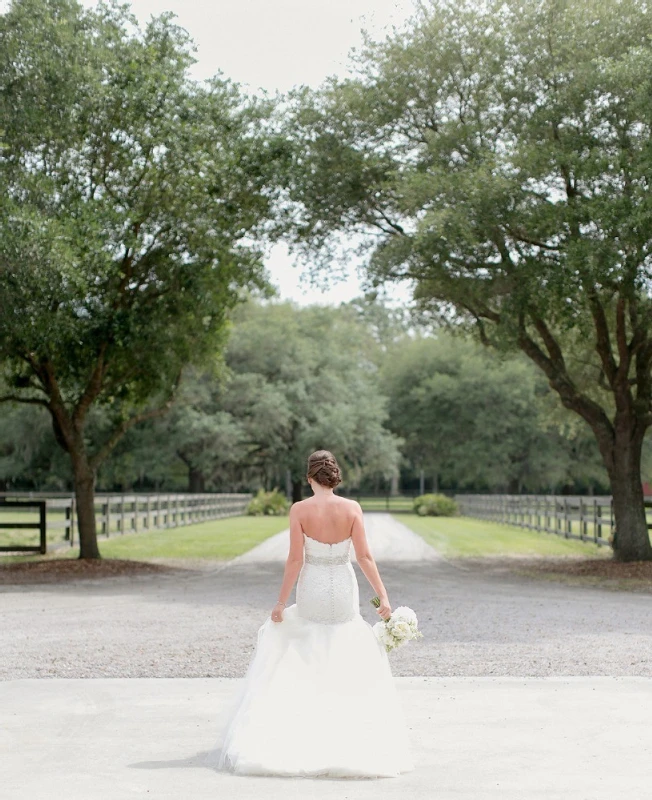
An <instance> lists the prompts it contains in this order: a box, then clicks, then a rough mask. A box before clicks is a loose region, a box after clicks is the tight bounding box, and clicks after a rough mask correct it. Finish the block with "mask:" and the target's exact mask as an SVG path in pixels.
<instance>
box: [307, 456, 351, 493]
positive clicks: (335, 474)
mask: <svg viewBox="0 0 652 800" xmlns="http://www.w3.org/2000/svg"><path fill="white" fill-rule="evenodd" d="M306 477H307V478H312V479H313V480H314V481H317V483H319V484H321V485H322V486H328V487H329V488H331V489H334V488H335V487H336V486H337V485H338V484H339V483H342V473H341V471H340V467H339V465H338V463H337V459H336V458H335V456H334V455H333V454H332V453H331V452H330V450H315V452H314V453H311V454H310V455H309V456H308V471H307V473H306Z"/></svg>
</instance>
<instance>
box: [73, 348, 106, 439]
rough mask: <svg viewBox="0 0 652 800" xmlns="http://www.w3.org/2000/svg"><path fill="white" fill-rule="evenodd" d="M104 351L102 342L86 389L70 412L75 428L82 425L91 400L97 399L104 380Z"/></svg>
mask: <svg viewBox="0 0 652 800" xmlns="http://www.w3.org/2000/svg"><path fill="white" fill-rule="evenodd" d="M105 352H106V342H102V344H101V346H100V350H99V353H98V356H97V361H96V363H95V367H94V369H93V372H92V374H91V377H90V379H89V381H88V384H87V385H86V389H85V390H84V393H83V394H82V396H81V397H80V399H79V401H78V403H77V405H76V406H75V409H74V411H73V413H72V421H73V424H74V425H75V427H76V428H79V426H80V425H83V423H84V419H85V417H86V412H87V411H88V409H89V408H90V406H91V404H92V403H93V401H94V400H96V399H97V397H98V395H99V394H100V392H101V391H102V381H103V380H104V375H105V372H106V365H105V363H104V354H105Z"/></svg>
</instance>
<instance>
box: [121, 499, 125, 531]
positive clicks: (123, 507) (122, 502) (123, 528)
mask: <svg viewBox="0 0 652 800" xmlns="http://www.w3.org/2000/svg"><path fill="white" fill-rule="evenodd" d="M124 532H125V496H124V494H122V495H120V533H124Z"/></svg>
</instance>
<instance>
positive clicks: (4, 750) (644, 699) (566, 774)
mask: <svg viewBox="0 0 652 800" xmlns="http://www.w3.org/2000/svg"><path fill="white" fill-rule="evenodd" d="M396 681H397V687H398V690H399V696H400V697H401V701H402V704H403V707H404V710H405V713H406V718H407V720H408V725H409V727H410V737H411V741H412V747H413V753H414V757H415V761H416V769H415V770H414V771H413V772H410V773H406V774H404V775H401V776H400V777H398V778H382V779H376V780H362V781H351V780H349V781H343V780H328V779H324V778H321V779H296V778H294V779H292V778H271V777H238V776H234V775H226V774H223V773H218V772H216V771H215V770H214V769H212V768H210V767H207V766H204V765H203V760H204V758H205V757H206V755H207V753H208V751H209V750H210V749H211V748H214V747H216V746H217V745H218V744H219V743H220V731H221V730H222V728H221V714H222V712H223V710H224V708H226V706H227V703H228V699H229V698H230V697H231V695H232V693H233V692H234V690H235V688H236V682H235V681H233V680H228V679H195V680H183V679H176V680H160V679H158V680H155V679H141V680H124V679H122V680H120V679H118V680H48V681H33V680H18V681H8V682H5V683H0V718H1V725H0V765H1V766H2V779H1V788H0V795H1V796H2V800H129V799H130V798H143V797H150V798H152V800H180V798H182V799H183V800H186V799H188V800H214V798H229V800H261V798H265V799H266V800H303V798H305V797H306V796H310V797H311V798H312V799H313V800H322V799H325V798H328V799H329V800H330V798H333V800H343V798H345V799H346V800H383V799H384V798H387V800H396V798H400V797H413V798H415V799H416V800H421V798H423V800H625V798H629V799H630V800H644V798H647V797H649V796H650V786H651V785H652V727H651V722H650V697H651V695H652V679H649V678H647V679H646V678H638V679H637V678H545V679H536V678H526V679H524V678H466V679H464V678H462V679H460V678H397V679H396Z"/></svg>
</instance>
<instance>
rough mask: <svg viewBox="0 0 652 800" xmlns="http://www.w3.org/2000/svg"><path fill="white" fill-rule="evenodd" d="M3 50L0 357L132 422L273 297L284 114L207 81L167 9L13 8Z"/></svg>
mask: <svg viewBox="0 0 652 800" xmlns="http://www.w3.org/2000/svg"><path fill="white" fill-rule="evenodd" d="M0 45H1V46H0V51H1V52H2V53H3V54H4V55H3V57H2V58H0V86H1V87H2V92H0V98H1V99H0V129H1V130H3V132H4V133H3V145H4V147H3V150H2V154H1V156H0V188H1V189H2V192H1V197H2V199H1V200H0V312H1V313H0V358H1V359H2V360H3V361H4V363H5V364H6V365H7V370H8V373H9V375H13V376H21V375H22V376H24V375H28V374H31V375H32V376H33V379H34V380H33V381H32V383H31V384H30V386H31V387H32V388H31V389H30V390H29V391H28V392H26V397H32V396H34V391H37V392H38V393H39V394H38V396H40V397H42V398H43V399H44V400H47V401H48V402H50V401H51V400H52V398H53V396H54V394H53V393H56V394H58V395H59V396H60V399H61V400H62V402H63V407H65V408H66V409H67V413H68V414H69V415H70V416H71V418H72V417H74V415H75V414H76V413H77V414H78V419H79V420H80V421H81V415H82V407H86V405H87V401H88V400H89V398H91V402H92V403H95V402H97V403H101V404H106V405H107V406H108V407H110V408H111V409H112V411H111V413H112V414H115V416H116V418H117V419H120V420H123V419H124V415H125V413H126V414H127V416H128V415H129V414H130V413H131V412H133V411H135V410H137V409H140V408H143V407H144V406H146V405H147V404H148V403H150V402H155V398H158V400H160V398H164V397H168V396H169V395H170V392H171V390H172V387H173V386H174V385H175V383H176V381H177V378H178V375H179V373H180V372H181V370H182V369H183V367H184V366H185V365H187V364H190V363H203V362H206V361H208V360H210V359H212V358H213V354H214V353H215V351H216V350H217V349H219V348H220V347H221V346H223V343H224V329H225V325H226V318H227V312H228V311H229V309H231V308H232V307H233V306H234V305H236V304H237V303H238V302H239V300H240V295H241V292H242V290H243V289H247V288H251V287H259V288H263V287H265V286H266V280H265V276H264V272H263V268H262V255H261V249H260V246H259V245H258V242H259V241H260V237H261V235H262V233H263V232H264V228H265V226H266V225H267V222H268V219H269V217H270V214H271V208H272V204H273V202H274V195H275V191H276V190H275V185H274V182H273V180H272V176H273V165H272V164H270V159H269V158H268V154H269V141H268V140H269V138H270V137H269V131H268V127H269V126H267V122H266V120H267V118H268V116H269V114H270V113H271V106H270V104H269V103H264V102H254V101H249V100H248V99H247V98H245V97H244V96H243V95H242V94H241V93H240V91H239V89H238V88H237V87H236V86H234V85H233V84H231V83H229V82H228V81H226V80H222V79H221V78H215V79H213V80H212V81H210V82H208V83H206V84H199V83H197V82H195V81H193V80H192V79H191V78H190V76H189V74H188V68H189V66H190V65H191V64H192V63H193V57H192V55H191V50H192V43H191V42H190V40H189V38H188V35H187V33H186V32H185V31H183V30H182V29H181V28H179V27H177V26H175V25H174V24H173V22H172V17H171V15H169V14H164V15H162V16H160V17H158V18H156V19H152V20H151V21H150V23H149V24H148V25H147V27H146V28H145V30H144V31H141V30H139V29H138V27H137V25H136V24H135V20H134V18H133V17H132V16H131V14H130V13H129V12H128V11H127V9H126V7H124V6H121V5H119V4H116V3H109V4H104V3H101V4H99V5H98V6H97V7H96V8H94V9H90V10H86V9H84V8H83V7H82V6H81V5H80V4H78V3H76V2H72V1H71V0H16V1H15V2H13V3H12V5H11V7H10V9H9V10H8V11H7V13H6V14H4V15H2V16H1V17H0ZM130 410H131V411H130ZM83 413H85V412H83Z"/></svg>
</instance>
